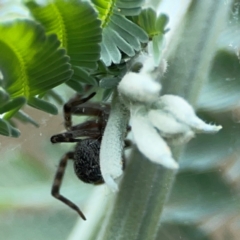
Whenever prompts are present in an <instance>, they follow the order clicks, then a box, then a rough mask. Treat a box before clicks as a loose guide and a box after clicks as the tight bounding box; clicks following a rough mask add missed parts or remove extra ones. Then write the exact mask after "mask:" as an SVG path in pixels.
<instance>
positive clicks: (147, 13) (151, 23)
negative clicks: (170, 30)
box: [133, 8, 168, 65]
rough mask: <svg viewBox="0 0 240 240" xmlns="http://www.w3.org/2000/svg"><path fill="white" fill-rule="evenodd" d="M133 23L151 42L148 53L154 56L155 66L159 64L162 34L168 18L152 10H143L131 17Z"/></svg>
mask: <svg viewBox="0 0 240 240" xmlns="http://www.w3.org/2000/svg"><path fill="white" fill-rule="evenodd" d="M133 21H134V22H135V23H136V24H138V25H139V26H140V27H141V28H142V29H144V30H145V31H146V33H147V34H148V37H149V39H151V40H152V44H151V45H150V51H151V52H152V54H153V56H154V60H155V63H156V65H158V64H159V63H160V60H161V57H162V49H163V48H164V43H165V42H164V33H166V32H167V30H165V27H166V25H167V23H168V16H167V15H165V14H160V15H159V16H157V13H156V12H155V11H154V10H153V9H152V8H147V9H144V10H143V11H142V12H141V13H140V14H139V15H138V16H135V17H133Z"/></svg>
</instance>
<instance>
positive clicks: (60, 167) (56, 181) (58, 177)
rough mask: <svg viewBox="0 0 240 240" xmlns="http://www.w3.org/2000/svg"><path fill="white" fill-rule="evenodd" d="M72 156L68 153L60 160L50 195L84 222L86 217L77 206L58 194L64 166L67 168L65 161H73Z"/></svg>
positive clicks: (71, 153)
mask: <svg viewBox="0 0 240 240" xmlns="http://www.w3.org/2000/svg"><path fill="white" fill-rule="evenodd" d="M73 156H74V152H68V153H66V154H65V155H64V156H63V157H62V159H61V160H60V163H59V165H58V169H57V172H56V175H55V177H54V181H53V185H52V192H51V193H52V196H53V197H55V198H57V199H58V200H60V201H62V202H63V203H65V204H66V205H68V206H69V207H70V208H72V209H73V210H75V211H77V212H78V214H79V215H80V216H81V218H82V219H83V220H86V217H85V216H84V214H83V213H82V211H81V210H80V209H79V208H78V206H77V205H75V204H74V203H73V202H71V201H70V200H68V199H67V198H65V197H63V196H62V195H61V194H60V188H61V184H62V180H63V177H64V173H65V169H66V166H67V161H68V159H73Z"/></svg>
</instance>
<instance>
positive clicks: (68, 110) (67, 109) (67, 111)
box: [63, 92, 96, 130]
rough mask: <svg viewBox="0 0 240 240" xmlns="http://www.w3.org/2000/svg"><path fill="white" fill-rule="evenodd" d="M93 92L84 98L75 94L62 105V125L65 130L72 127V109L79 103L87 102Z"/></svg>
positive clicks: (93, 94)
mask: <svg viewBox="0 0 240 240" xmlns="http://www.w3.org/2000/svg"><path fill="white" fill-rule="evenodd" d="M95 94H96V93H95V92H93V93H91V94H90V95H89V96H88V97H85V98H81V96H80V95H76V96H75V97H74V98H72V99H70V100H69V101H68V102H67V103H66V104H64V106H63V111H64V125H65V128H66V129H67V130H70V129H71V127H72V114H73V113H74V110H73V109H74V108H75V107H76V106H79V105H81V104H83V103H85V102H87V101H88V100H89V99H91V98H92V97H93V96H95ZM85 115H86V114H85Z"/></svg>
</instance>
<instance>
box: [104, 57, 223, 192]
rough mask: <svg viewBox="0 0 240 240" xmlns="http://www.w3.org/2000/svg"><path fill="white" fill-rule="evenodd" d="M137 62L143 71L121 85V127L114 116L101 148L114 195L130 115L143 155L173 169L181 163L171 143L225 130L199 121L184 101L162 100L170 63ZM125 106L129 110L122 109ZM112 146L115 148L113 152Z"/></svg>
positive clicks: (130, 74)
mask: <svg viewBox="0 0 240 240" xmlns="http://www.w3.org/2000/svg"><path fill="white" fill-rule="evenodd" d="M135 62H137V63H140V65H142V68H141V69H140V71H139V72H128V73H127V74H126V75H125V76H124V77H123V78H122V80H121V81H120V83H119V85H118V96H117V98H118V101H119V103H118V104H117V105H116V107H117V108H118V110H117V109H114V105H113V108H112V111H113V113H114V112H115V113H117V114H118V116H117V115H115V116H114V117H113V119H115V120H116V123H117V124H116V123H113V122H112V121H111V120H112V119H111V115H110V118H109V122H108V124H107V127H106V130H105V132H104V136H103V140H102V145H101V151H100V166H101V172H102V175H103V178H104V180H105V182H106V184H107V185H108V186H109V187H110V189H111V190H112V191H116V190H117V184H116V183H115V181H114V179H115V178H117V177H119V175H120V174H121V173H122V168H121V167H122V165H121V163H122V151H123V146H124V137H125V134H126V129H127V125H128V120H129V114H126V111H128V113H130V122H129V124H130V126H131V129H132V134H133V138H134V139H133V140H134V143H135V144H136V146H137V148H138V149H139V151H140V152H141V153H142V154H143V155H144V156H146V157H147V158H148V159H149V160H150V161H152V162H154V163H158V164H161V165H163V166H164V167H166V168H170V169H177V168H178V163H177V162H176V161H175V160H174V159H173V157H172V153H171V150H170V148H169V146H168V143H172V144H184V143H186V142H188V141H189V140H190V139H191V138H193V137H194V136H195V134H196V133H216V132H218V131H219V130H220V129H221V128H222V127H221V126H215V125H210V124H206V123H205V122H204V121H202V120H201V119H200V118H198V117H197V116H196V114H195V112H194V109H193V108H192V106H191V105H190V104H189V103H188V102H187V101H186V100H184V99H183V98H181V97H179V96H175V95H163V96H160V91H161V87H162V86H161V84H160V78H161V76H162V75H163V74H164V72H165V71H166V66H167V64H166V61H164V60H163V61H162V62H161V64H160V66H158V67H156V66H154V62H153V59H152V57H150V56H146V55H144V56H142V55H141V56H139V59H137V60H135ZM121 104H123V105H124V106H125V107H124V108H122V107H120V108H119V106H121ZM119 109H120V111H119ZM121 109H124V111H123V112H121ZM114 132H115V133H116V134H115V135H114ZM109 144H110V145H111V146H112V147H110V148H109ZM113 146H114V147H113Z"/></svg>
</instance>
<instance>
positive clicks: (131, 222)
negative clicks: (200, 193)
mask: <svg viewBox="0 0 240 240" xmlns="http://www.w3.org/2000/svg"><path fill="white" fill-rule="evenodd" d="M224 2H225V1H224V0H220V1H217V2H216V1H209V0H203V1H193V2H192V4H191V5H190V8H189V10H188V12H187V15H186V18H185V23H184V25H183V29H182V31H181V34H180V36H179V37H178V38H176V37H175V38H174V40H173V43H172V44H174V46H175V48H174V49H175V50H174V52H172V54H171V57H170V59H169V65H170V67H169V69H168V74H167V76H166V81H165V83H164V88H165V92H167V93H171V94H176V95H180V96H183V97H184V98H186V99H187V100H188V101H189V102H191V103H195V102H196V100H197V98H198V94H199V92H200V90H201V88H202V87H203V85H204V84H205V83H206V79H207V74H208V71H209V68H210V65H211V60H212V58H213V55H214V51H215V48H216V40H217V37H218V35H219V33H220V31H221V28H222V26H223V23H224V22H225V21H226V17H227V13H228V10H229V7H228V6H227V5H226V4H225V3H224ZM143 137H144V136H143ZM153 144H154V143H153ZM182 150H183V148H177V149H174V156H175V159H178V157H179V156H180V153H181V151H182ZM174 178H175V173H174V171H172V170H168V169H164V168H163V167H161V166H157V165H156V164H153V163H151V162H149V161H148V160H146V159H145V158H144V157H143V156H142V155H141V154H139V152H138V151H137V150H134V151H133V152H132V154H131V160H130V163H129V164H128V165H127V168H126V171H125V174H124V178H123V181H122V184H121V187H120V192H119V194H118V196H117V198H116V202H115V207H114V208H113V212H112V214H111V215H110V217H109V219H108V220H107V221H109V224H108V226H107V227H106V229H105V234H104V235H103V237H101V238H99V239H104V240H111V239H114V240H120V239H121V240H123V239H124V240H125V239H130V240H146V239H151V240H152V239H157V232H158V230H159V228H160V216H161V212H162V209H163V206H164V203H165V202H166V199H167V197H168V195H169V193H170V191H171V188H172V184H173V182H174Z"/></svg>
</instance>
